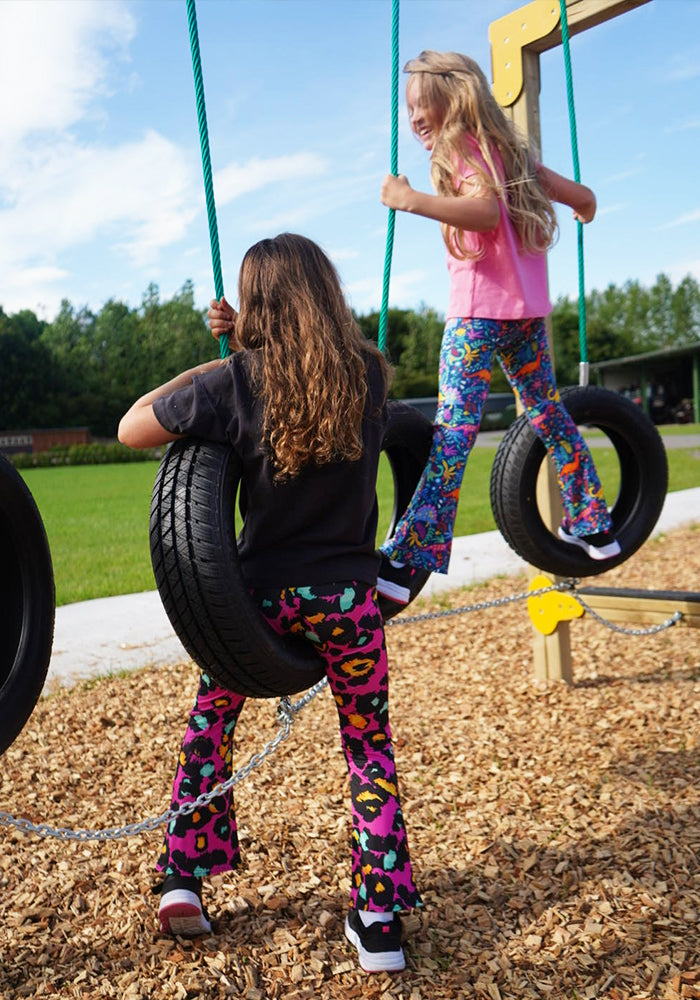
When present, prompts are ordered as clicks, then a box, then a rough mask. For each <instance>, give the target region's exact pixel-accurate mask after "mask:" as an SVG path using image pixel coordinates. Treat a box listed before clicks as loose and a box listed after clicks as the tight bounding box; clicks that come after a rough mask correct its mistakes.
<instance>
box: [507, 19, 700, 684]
mask: <svg viewBox="0 0 700 1000" xmlns="http://www.w3.org/2000/svg"><path fill="white" fill-rule="evenodd" d="M648 2H649V0H566V20H567V21H568V31H569V34H570V35H575V34H579V33H580V32H582V31H587V30H588V29H589V28H593V27H595V26H596V25H598V24H602V23H603V22H604V21H608V20H610V19H611V18H613V17H617V16H619V15H620V14H625V13H627V12H628V11H630V10H633V9H634V8H636V7H641V6H642V5H643V4H645V3H648ZM562 41H563V36H562V26H561V7H560V3H559V0H533V2H531V3H528V4H525V6H523V7H519V8H518V9H517V10H514V11H512V12H511V13H510V14H506V15H505V16H504V17H501V18H499V19H498V20H496V21H493V22H492V23H491V24H490V26H489V42H490V45H491V68H492V74H493V92H494V96H495V97H496V99H497V100H498V102H499V103H500V104H501V105H502V106H503V108H504V110H505V112H506V114H508V115H509V117H510V118H511V119H512V120H513V121H514V122H515V124H516V125H518V127H519V128H520V129H521V131H522V132H523V133H525V134H526V135H527V136H528V137H529V138H530V140H531V141H532V143H533V145H534V146H535V147H536V148H537V149H541V145H542V142H541V130H540V107H539V94H540V54H541V53H542V52H546V51H548V50H549V49H553V48H556V46H557V45H561V44H562ZM546 328H547V341H548V344H549V349H550V353H551V356H552V363H554V350H553V341H552V324H551V318H550V317H547V320H546ZM518 410H519V412H522V407H521V406H520V404H519V401H518ZM537 499H538V505H539V508H540V510H541V512H542V515H543V518H544V520H545V523H546V524H547V525H548V527H549V528H550V529H552V528H555V526H556V525H557V524H560V523H561V510H562V508H561V498H560V494H559V489H558V486H557V482H556V475H555V472H554V470H553V468H552V464H551V463H550V462H549V461H548V462H545V463H543V466H542V469H541V475H540V477H539V480H538V485H537ZM556 579H561V578H556ZM577 593H580V594H581V596H582V597H585V600H586V604H587V605H588V606H589V607H590V608H591V609H592V610H593V611H594V612H597V613H598V614H601V615H605V616H607V618H609V619H610V620H611V621H615V622H631V623H646V624H658V623H659V622H661V621H663V620H665V619H668V618H669V616H671V615H674V614H676V613H680V615H681V616H682V617H681V618H680V619H679V621H678V624H679V625H685V626H686V627H690V628H700V593H695V592H687V591H655V590H636V589H621V588H615V587H580V588H578V589H577ZM533 656H534V674H535V678H536V679H537V680H538V681H541V682H544V683H547V682H549V681H554V680H558V681H565V682H566V683H567V684H572V683H573V664H572V657H571V635H570V628H569V622H568V621H560V622H558V624H557V626H556V628H555V629H554V631H553V632H551V633H550V634H547V635H545V634H542V633H541V632H540V631H538V630H536V629H535V630H534V638H533Z"/></svg>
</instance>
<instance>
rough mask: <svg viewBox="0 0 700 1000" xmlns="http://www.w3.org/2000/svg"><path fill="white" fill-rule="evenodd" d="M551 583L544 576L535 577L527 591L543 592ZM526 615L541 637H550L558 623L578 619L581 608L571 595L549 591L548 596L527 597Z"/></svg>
mask: <svg viewBox="0 0 700 1000" xmlns="http://www.w3.org/2000/svg"><path fill="white" fill-rule="evenodd" d="M551 586H552V581H551V580H550V579H549V578H548V577H546V576H542V575H540V576H536V577H535V578H534V580H533V581H532V583H531V584H530V586H529V587H528V590H543V589H544V588H545V587H551ZM527 613H528V614H529V616H530V621H531V622H532V624H533V625H534V626H535V628H536V629H537V631H538V632H541V633H542V635H551V634H552V632H553V631H554V629H555V628H556V627H557V625H558V624H559V622H569V621H571V620H572V619H573V618H580V617H581V615H582V614H583V607H582V605H581V604H579V602H578V601H577V600H576V598H575V597H572V596H571V594H567V593H564V592H563V591H561V590H551V591H550V592H549V593H548V594H539V595H537V596H536V597H528V599H527Z"/></svg>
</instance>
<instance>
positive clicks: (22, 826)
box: [0, 677, 327, 841]
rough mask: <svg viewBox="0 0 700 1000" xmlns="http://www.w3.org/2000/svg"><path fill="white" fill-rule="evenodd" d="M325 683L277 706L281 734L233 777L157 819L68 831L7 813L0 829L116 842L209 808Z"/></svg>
mask: <svg viewBox="0 0 700 1000" xmlns="http://www.w3.org/2000/svg"><path fill="white" fill-rule="evenodd" d="M326 684H327V678H325V677H324V678H322V680H320V681H319V682H318V684H315V685H314V687H312V688H310V689H309V690H308V691H307V692H306V694H305V695H304V696H303V697H302V698H300V699H299V701H297V702H294V703H292V702H291V700H290V699H289V698H282V699H281V700H280V703H279V705H278V706H277V723H278V725H279V726H280V731H279V732H278V733H277V735H276V736H275V737H274V738H273V739H272V740H270V741H269V743H266V744H265V746H264V747H263V748H262V750H261V751H260V752H259V753H254V754H253V755H252V757H251V758H250V760H249V761H248V763H247V764H245V765H244V766H243V767H241V768H240V769H239V770H238V771H236V772H235V774H232V775H231V777H230V778H227V780H226V781H224V782H222V783H220V784H218V785H215V786H214V788H212V789H211V791H209V792H204V793H203V794H202V795H199V796H198V797H197V798H196V799H194V800H193V801H192V802H185V803H184V804H183V805H181V806H180V807H179V809H168V810H167V812H164V813H161V814H160V816H152V817H150V818H149V819H144V820H141V822H139V823H128V824H126V825H125V826H115V827H110V828H109V829H106V830H70V829H67V828H66V827H52V826H49V825H48V824H46V823H38V824H35V823H30V822H29V820H26V819H17V818H16V817H14V816H11V815H10V814H9V813H6V812H0V826H12V827H15V829H17V830H21V831H22V832H23V833H34V834H36V835H37V836H38V837H56V838H57V839H58V840H79V841H89V840H119V839H120V838H122V837H131V836H134V835H135V834H137V833H145V832H147V831H150V830H155V829H156V828H157V827H159V826H161V825H162V824H164V823H169V822H170V821H171V820H174V819H176V818H177V817H178V816H186V815H188V814H189V813H193V812H194V811H195V810H196V809H199V808H200V807H201V806H205V805H208V804H209V803H210V802H212V801H213V800H214V799H216V798H218V797H219V796H220V795H223V794H224V792H227V791H228V790H229V789H230V788H233V786H234V785H237V784H238V783H239V782H240V781H243V779H244V778H247V777H248V775H249V774H250V772H251V771H253V770H254V769H255V768H256V767H260V765H261V764H262V763H263V761H264V760H265V759H266V758H267V757H269V756H270V755H271V754H273V753H274V752H275V750H276V749H277V747H278V746H279V745H280V743H282V742H283V741H284V740H286V739H287V738H288V736H289V734H290V732H291V728H292V726H293V725H294V722H295V721H296V716H297V714H298V713H299V712H300V711H301V709H302V708H304V707H305V706H306V705H308V704H309V702H310V701H311V700H312V698H315V697H316V695H317V694H318V693H319V691H321V690H322V688H323V687H324V686H325V685H326Z"/></svg>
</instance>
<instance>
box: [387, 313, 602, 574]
mask: <svg viewBox="0 0 700 1000" xmlns="http://www.w3.org/2000/svg"><path fill="white" fill-rule="evenodd" d="M494 353H495V354H496V355H497V357H498V359H499V361H500V363H501V366H502V367H503V370H504V372H505V374H506V376H507V378H508V381H509V382H510V384H511V386H512V387H513V389H515V390H516V391H517V392H518V394H519V395H520V400H521V402H522V404H523V407H524V409H525V412H526V413H527V416H528V419H529V421H530V423H531V424H532V426H533V428H534V430H535V431H536V432H537V434H538V436H539V437H540V438H541V440H542V443H543V444H544V446H545V448H546V449H547V451H548V452H549V454H550V455H551V457H552V459H553V460H554V464H555V466H556V470H557V480H558V484H559V489H560V492H561V496H562V502H563V505H564V512H565V522H566V524H567V526H568V527H569V528H570V529H571V530H572V531H573V533H574V534H575V535H590V534H595V533H596V532H599V531H609V530H610V528H611V527H612V520H611V518H610V514H609V512H608V508H607V504H606V502H605V497H604V496H603V490H602V488H601V485H600V480H599V479H598V474H597V472H596V469H595V466H594V464H593V459H592V458H591V453H590V451H589V450H588V446H587V445H586V443H585V441H584V440H583V438H582V437H581V435H580V434H579V431H578V428H577V427H576V424H575V423H574V421H573V420H572V419H571V417H570V416H569V414H568V413H567V411H566V409H565V408H564V406H563V405H562V402H561V399H560V397H559V391H558V389H557V387H556V383H555V381H554V372H553V370H552V363H551V360H550V357H549V350H548V348H547V337H546V333H545V325H544V320H542V319H524V320H495V319H451V320H449V322H448V323H447V325H446V326H445V332H444V335H443V339H442V347H441V351H440V393H439V397H438V408H437V413H436V416H435V427H434V430H433V442H432V447H431V451H430V455H429V457H428V462H427V464H426V467H425V469H424V471H423V474H422V476H421V479H420V481H419V483H418V486H417V487H416V490H415V493H414V494H413V497H412V499H411V502H410V504H409V506H408V509H407V510H406V512H405V513H404V515H403V517H402V518H401V520H400V521H399V523H398V524H397V526H396V530H395V532H394V534H393V536H392V537H391V538H390V539H389V540H388V541H386V542H385V543H384V544H383V545H382V551H383V552H384V553H385V554H386V555H388V556H389V558H391V559H396V560H399V561H401V562H406V563H409V564H410V565H412V566H417V567H420V568H422V569H429V570H431V571H433V572H437V573H447V569H448V566H449V562H450V553H451V550H452V536H453V531H454V522H455V518H456V516H457V504H458V502H459V492H460V487H461V484H462V477H463V476H464V470H465V467H466V464H467V458H468V457H469V453H470V451H471V449H472V447H473V446H474V442H475V440H476V435H477V433H478V431H479V424H480V422H481V413H482V410H483V406H484V402H485V400H486V396H487V395H488V391H489V385H490V383H491V366H492V364H493V357H494Z"/></svg>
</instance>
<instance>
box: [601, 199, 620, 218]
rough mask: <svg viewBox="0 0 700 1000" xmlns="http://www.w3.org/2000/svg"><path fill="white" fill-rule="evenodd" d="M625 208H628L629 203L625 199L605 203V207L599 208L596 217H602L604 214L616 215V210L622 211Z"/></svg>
mask: <svg viewBox="0 0 700 1000" xmlns="http://www.w3.org/2000/svg"><path fill="white" fill-rule="evenodd" d="M625 208H627V204H626V203H625V202H624V201H619V202H617V204H615V205H604V206H603V208H599V209H598V210H597V212H596V219H600V218H602V216H604V215H614V214H615V212H622V211H623V210H624V209H625Z"/></svg>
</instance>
